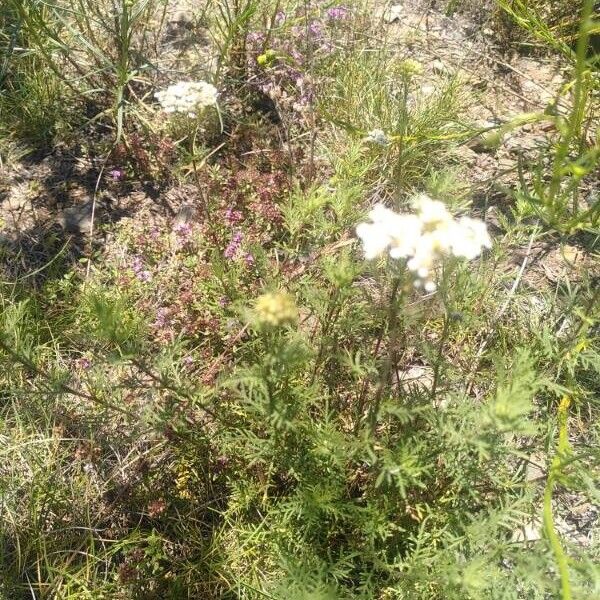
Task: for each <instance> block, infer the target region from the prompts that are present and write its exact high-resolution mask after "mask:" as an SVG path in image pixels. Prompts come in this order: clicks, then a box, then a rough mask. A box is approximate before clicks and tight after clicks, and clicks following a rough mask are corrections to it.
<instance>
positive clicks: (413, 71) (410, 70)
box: [400, 58, 423, 77]
mask: <svg viewBox="0 0 600 600" xmlns="http://www.w3.org/2000/svg"><path fill="white" fill-rule="evenodd" d="M400 68H401V70H402V73H403V74H404V75H407V76H409V77H410V76H418V75H422V74H423V65H422V64H421V63H419V62H417V61H416V60H412V59H411V58H407V59H406V60H403V61H402V62H401V63H400Z"/></svg>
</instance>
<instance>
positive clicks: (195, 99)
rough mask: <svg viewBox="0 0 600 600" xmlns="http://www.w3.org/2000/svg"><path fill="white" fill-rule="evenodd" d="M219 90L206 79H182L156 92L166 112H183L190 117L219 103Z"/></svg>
mask: <svg viewBox="0 0 600 600" xmlns="http://www.w3.org/2000/svg"><path fill="white" fill-rule="evenodd" d="M217 96H218V91H217V88H216V87H215V86H214V85H211V84H210V83H207V82H206V81H180V82H179V83H176V84H174V85H170V86H169V87H168V88H167V89H166V90H162V91H160V92H157V93H156V94H155V97H156V99H157V100H158V101H159V103H160V105H161V106H162V108H163V110H164V111H165V112H166V113H183V114H185V115H187V116H188V117H190V118H194V117H196V115H197V114H198V113H199V112H201V111H202V110H204V109H205V108H207V107H208V106H215V105H216V104H217Z"/></svg>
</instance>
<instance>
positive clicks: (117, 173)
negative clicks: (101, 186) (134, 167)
mask: <svg viewBox="0 0 600 600" xmlns="http://www.w3.org/2000/svg"><path fill="white" fill-rule="evenodd" d="M108 174H109V175H110V176H111V177H112V178H113V179H114V180H115V181H121V179H123V177H124V176H125V171H123V169H112V171H109V172H108Z"/></svg>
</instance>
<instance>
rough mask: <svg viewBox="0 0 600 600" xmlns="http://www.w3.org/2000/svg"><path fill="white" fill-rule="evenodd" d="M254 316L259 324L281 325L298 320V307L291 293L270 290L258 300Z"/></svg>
mask: <svg viewBox="0 0 600 600" xmlns="http://www.w3.org/2000/svg"><path fill="white" fill-rule="evenodd" d="M254 316H255V317H256V321H257V323H258V324H259V325H266V326H270V327H280V326H282V325H286V324H293V323H295V322H296V321H297V320H298V308H297V307H296V303H295V302H294V298H293V297H292V296H291V295H290V294H287V293H285V292H274V293H273V292H269V293H267V294H263V295H262V296H260V297H259V298H258V299H257V300H256V303H255V304H254Z"/></svg>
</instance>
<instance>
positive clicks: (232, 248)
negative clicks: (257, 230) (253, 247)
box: [224, 229, 244, 260]
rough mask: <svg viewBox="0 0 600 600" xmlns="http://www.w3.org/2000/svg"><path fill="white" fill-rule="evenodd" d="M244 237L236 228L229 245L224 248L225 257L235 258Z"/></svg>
mask: <svg viewBox="0 0 600 600" xmlns="http://www.w3.org/2000/svg"><path fill="white" fill-rule="evenodd" d="M243 239H244V234H243V233H242V232H241V231H240V230H239V229H238V230H237V231H236V232H235V233H234V234H233V237H232V238H231V241H230V242H229V245H228V246H227V248H225V252H224V255H225V258H228V259H230V260H231V259H232V258H235V256H236V254H237V253H238V250H239V249H240V246H241V245H242V241H243Z"/></svg>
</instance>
